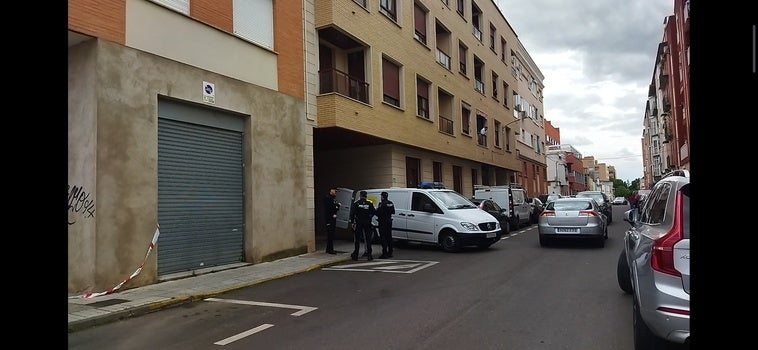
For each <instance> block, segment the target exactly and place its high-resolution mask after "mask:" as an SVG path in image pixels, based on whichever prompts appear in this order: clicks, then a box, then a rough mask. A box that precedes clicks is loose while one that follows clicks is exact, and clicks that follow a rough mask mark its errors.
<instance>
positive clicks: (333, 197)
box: [322, 188, 342, 254]
mask: <svg viewBox="0 0 758 350" xmlns="http://www.w3.org/2000/svg"><path fill="white" fill-rule="evenodd" d="M341 206H342V203H339V202H337V189H336V188H331V189H329V195H328V196H326V197H324V201H323V203H322V207H323V210H324V221H325V222H326V253H327V254H337V252H336V251H335V250H334V231H335V229H336V225H337V212H338V211H339V210H340V207H341Z"/></svg>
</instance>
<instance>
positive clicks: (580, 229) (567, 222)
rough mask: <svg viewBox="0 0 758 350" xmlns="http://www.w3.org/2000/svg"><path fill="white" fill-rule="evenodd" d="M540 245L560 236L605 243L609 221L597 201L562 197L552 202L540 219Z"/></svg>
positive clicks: (538, 230)
mask: <svg viewBox="0 0 758 350" xmlns="http://www.w3.org/2000/svg"><path fill="white" fill-rule="evenodd" d="M537 232H538V233H539V236H540V245H541V246H546V245H549V244H550V243H551V241H552V240H554V239H556V238H560V239H563V238H570V239H588V240H592V241H594V242H595V243H597V245H599V246H601V247H603V246H605V240H606V239H607V238H608V223H607V222H606V219H605V215H603V214H602V213H601V212H600V207H599V206H598V204H597V202H596V201H595V200H594V199H592V198H589V197H584V198H579V197H577V198H571V197H564V198H558V199H556V200H554V201H552V202H548V203H547V205H546V206H545V210H543V211H542V214H540V217H539V220H538V221H537Z"/></svg>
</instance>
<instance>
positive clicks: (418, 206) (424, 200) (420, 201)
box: [411, 192, 439, 212]
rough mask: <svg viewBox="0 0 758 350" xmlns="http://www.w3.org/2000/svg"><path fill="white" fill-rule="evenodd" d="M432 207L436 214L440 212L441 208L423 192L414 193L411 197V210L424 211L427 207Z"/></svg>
mask: <svg viewBox="0 0 758 350" xmlns="http://www.w3.org/2000/svg"><path fill="white" fill-rule="evenodd" d="M427 204H429V205H431V207H432V208H433V209H434V211H435V212H437V211H439V208H438V207H437V205H436V204H434V201H432V199H431V198H429V196H427V195H426V194H425V193H421V192H413V194H412V197H411V210H414V211H424V206H425V205H427Z"/></svg>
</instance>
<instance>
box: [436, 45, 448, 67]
mask: <svg viewBox="0 0 758 350" xmlns="http://www.w3.org/2000/svg"><path fill="white" fill-rule="evenodd" d="M437 63H439V64H440V65H442V66H443V67H445V68H447V70H450V56H448V55H447V54H446V53H444V52H442V50H440V49H437Z"/></svg>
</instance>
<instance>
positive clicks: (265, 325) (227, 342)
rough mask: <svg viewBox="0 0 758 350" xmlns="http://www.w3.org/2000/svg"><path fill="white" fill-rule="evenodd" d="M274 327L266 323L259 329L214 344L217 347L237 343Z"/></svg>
mask: <svg viewBox="0 0 758 350" xmlns="http://www.w3.org/2000/svg"><path fill="white" fill-rule="evenodd" d="M273 326H274V325H272V324H268V323H264V324H262V325H260V326H258V327H255V328H253V329H250V330H246V331H244V332H242V333H239V334H237V335H233V336H231V337H229V338H226V339H223V340H219V341H217V342H215V343H213V344H216V345H226V344H229V343H231V342H235V341H237V340H240V339H242V338H244V337H247V336H250V335H253V334H255V333H258V332H260V331H263V330H266V329H269V328H271V327H273Z"/></svg>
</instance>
